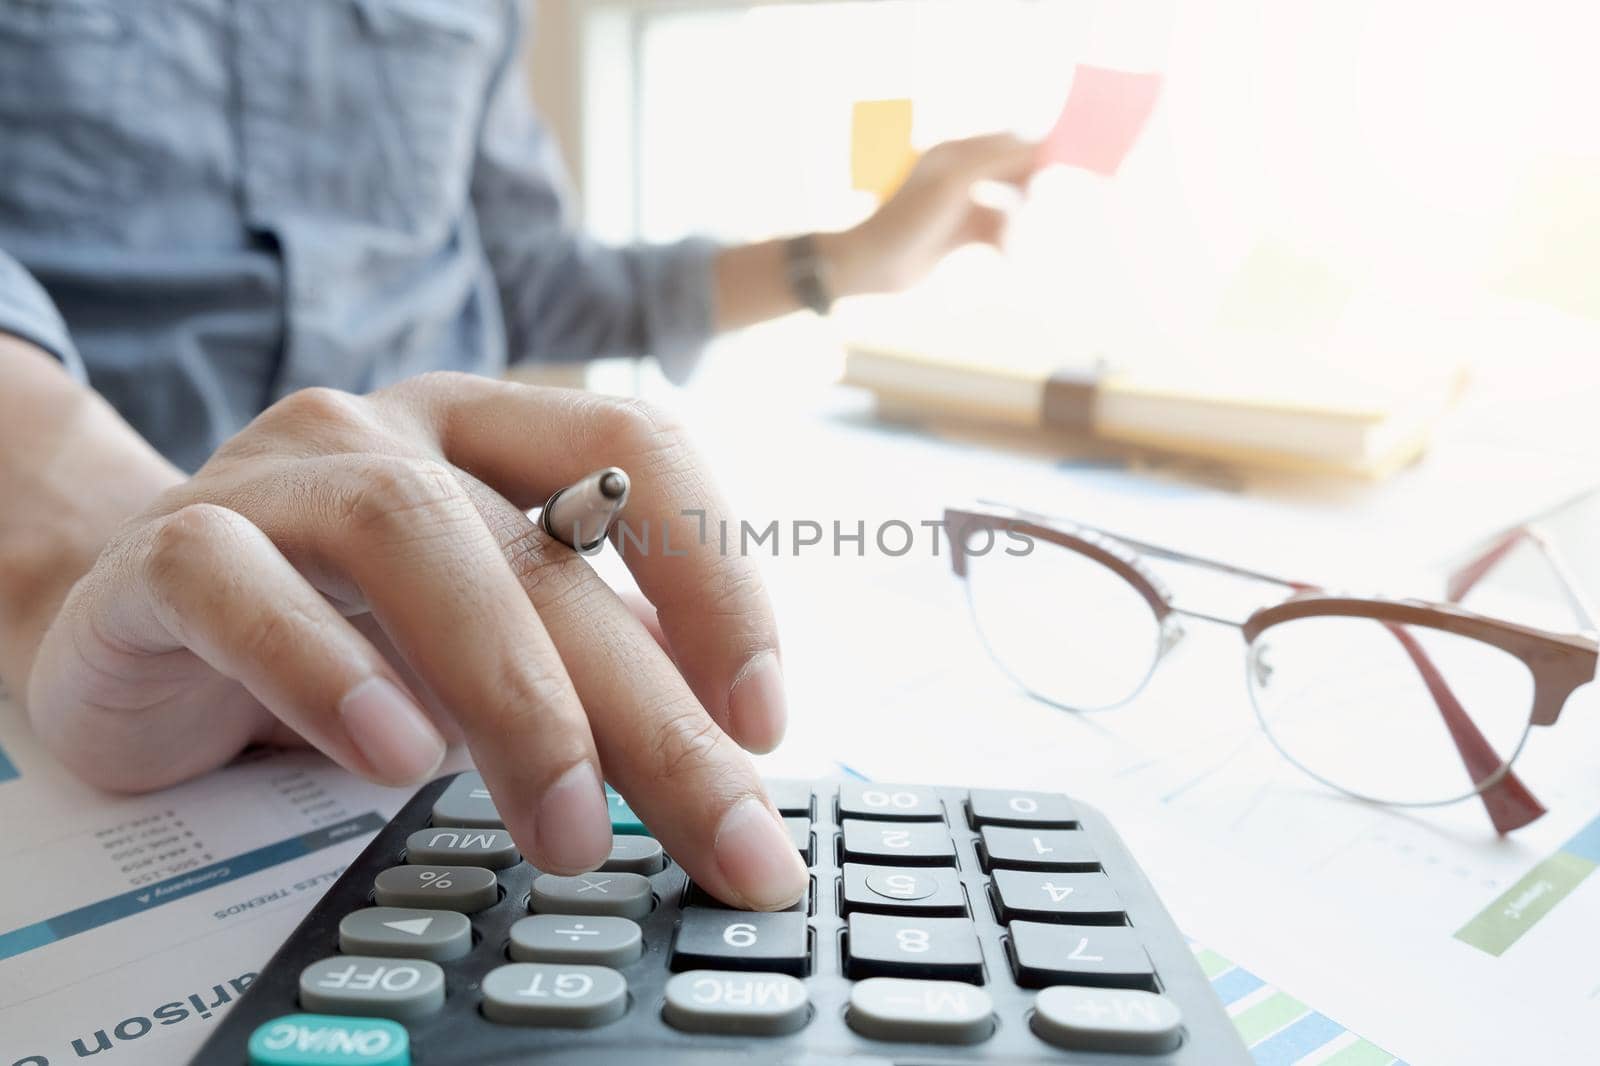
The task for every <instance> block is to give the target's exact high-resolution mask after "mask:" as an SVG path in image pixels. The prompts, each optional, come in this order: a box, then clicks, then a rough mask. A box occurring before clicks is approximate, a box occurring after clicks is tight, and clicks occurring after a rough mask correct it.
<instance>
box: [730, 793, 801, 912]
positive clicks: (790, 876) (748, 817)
mask: <svg viewBox="0 0 1600 1066" xmlns="http://www.w3.org/2000/svg"><path fill="white" fill-rule="evenodd" d="M714 847H715V849H716V855H717V866H718V867H720V868H721V870H722V876H723V877H725V878H726V879H727V881H728V887H729V888H730V889H732V890H733V891H734V892H736V893H738V895H739V896H740V897H741V898H742V900H743V902H744V903H745V904H746V905H747V906H749V907H752V908H754V909H755V910H776V909H778V908H779V907H787V906H788V905H789V904H791V903H793V902H794V901H795V900H797V899H799V898H800V895H801V893H803V892H804V891H805V890H806V868H805V867H804V866H802V865H800V853H799V852H798V851H797V850H795V846H794V843H793V841H791V840H790V839H789V834H788V832H787V831H785V830H784V828H783V823H782V822H781V821H779V820H778V818H777V816H776V815H774V814H773V813H772V811H771V810H769V809H768V808H767V805H766V804H765V803H762V802H761V801H760V800H759V799H757V798H756V797H755V796H746V797H745V798H744V799H742V800H740V801H739V802H738V803H737V804H735V805H734V808H733V809H732V810H731V811H729V812H728V813H727V814H725V815H723V816H722V824H721V825H719V826H717V839H716V843H715V845H714Z"/></svg>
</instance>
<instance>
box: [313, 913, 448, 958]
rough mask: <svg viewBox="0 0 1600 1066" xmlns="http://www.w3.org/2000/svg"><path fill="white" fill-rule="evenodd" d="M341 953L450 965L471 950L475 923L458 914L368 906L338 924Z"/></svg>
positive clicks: (350, 914)
mask: <svg viewBox="0 0 1600 1066" xmlns="http://www.w3.org/2000/svg"><path fill="white" fill-rule="evenodd" d="M339 950H340V951H342V952H344V953H345V954H346V955H377V956H381V957H384V958H406V959H426V960H428V961H429V962H447V961H449V960H450V959H459V958H461V956H463V955H465V954H466V953H467V952H468V951H470V950H472V923H471V922H469V921H468V920H467V916H466V915H465V914H460V913H458V912H456V911H436V910H423V909H421V908H414V907H365V908H363V909H361V910H358V911H351V912H350V913H349V914H347V915H345V916H344V919H343V920H342V921H341V922H340V923H339Z"/></svg>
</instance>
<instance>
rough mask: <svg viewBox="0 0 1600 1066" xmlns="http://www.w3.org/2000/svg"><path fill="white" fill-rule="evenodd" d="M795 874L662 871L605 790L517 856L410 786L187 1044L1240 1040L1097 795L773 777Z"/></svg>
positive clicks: (470, 1056) (1051, 1054) (490, 1047)
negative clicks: (795, 855) (783, 899)
mask: <svg viewBox="0 0 1600 1066" xmlns="http://www.w3.org/2000/svg"><path fill="white" fill-rule="evenodd" d="M768 791H769V795H770V796H771V798H772V800H773V803H774V806H776V807H777V808H778V810H779V812H780V813H781V814H782V815H783V816H784V822H785V824H786V826H787V827H788V829H789V831H790V835H791V836H792V837H793V839H794V844H795V848H796V849H797V850H798V851H799V853H800V855H801V858H802V859H803V860H804V861H805V863H806V865H807V867H809V869H810V872H811V884H810V888H809V890H808V891H807V893H806V896H805V898H803V899H802V900H801V901H800V902H799V903H797V904H795V905H794V906H793V907H790V908H789V909H788V910H784V911H777V912H760V913H756V912H748V911H739V910H733V909H730V908H727V907H725V906H724V905H722V904H721V903H720V902H718V901H717V900H716V899H714V898H712V897H711V896H710V895H709V894H707V893H705V892H703V891H701V890H700V889H699V888H698V887H697V886H696V885H694V884H692V883H689V882H688V881H687V879H686V878H685V875H684V873H683V871H682V869H681V868H679V867H678V866H677V865H676V864H675V863H674V862H673V861H672V860H671V858H670V856H667V855H666V854H664V853H663V851H662V849H661V846H660V845H659V844H658V843H656V841H655V840H654V839H653V838H651V837H650V836H649V835H648V833H647V831H646V829H645V827H644V826H643V825H642V824H640V822H639V820H638V819H637V818H636V817H635V816H634V815H633V812H632V811H631V810H630V809H629V808H628V806H627V804H626V802H624V801H623V800H622V798H621V797H620V796H617V795H616V794H615V793H609V798H610V802H611V812H612V828H613V833H614V847H613V849H612V852H611V855H610V858H608V859H607V861H606V862H605V864H604V865H603V866H602V867H601V868H600V869H599V870H597V871H595V872H593V873H588V874H581V875H579V876H576V877H558V876H554V875H550V874H542V873H540V872H539V871H538V870H535V869H532V868H530V867H529V866H528V865H527V863H525V862H523V861H522V857H521V855H520V854H518V852H517V850H516V847H515V845H514V844H513V843H512V842H511V838H510V835H509V834H507V833H506V831H505V830H504V828H502V827H501V825H500V817H499V815H498V813H497V812H496V811H495V808H494V803H493V800H492V799H491V798H490V797H489V794H488V792H487V791H486V790H485V789H484V786H483V780H482V778H480V777H479V776H478V775H477V774H475V773H465V774H460V775H455V776H453V777H447V778H441V779H440V780H437V781H434V782H432V783H431V784H428V785H426V786H424V787H423V788H422V789H421V790H420V791H419V792H418V793H417V794H416V796H414V797H413V798H412V799H411V801H410V802H408V803H407V804H406V806H405V808H404V809H402V810H401V811H400V813H399V814H398V815H397V816H396V817H395V818H394V819H393V820H392V821H391V822H390V823H389V824H388V826H386V827H385V828H384V829H383V830H382V831H381V832H379V834H378V835H377V837H376V838H375V839H374V840H373V841H372V843H371V844H370V845H369V846H368V847H367V849H366V850H365V851H363V852H362V854H361V855H360V857H358V858H357V859H356V861H355V862H354V863H353V864H352V865H351V866H350V868H349V869H348V870H346V871H345V873H344V875H343V876H342V877H340V878H339V880H338V882H337V883H336V884H334V886H333V887H332V889H330V890H329V892H328V894H327V895H326V896H324V897H323V899H322V900H321V901H320V902H319V903H318V904H317V905H316V907H315V908H314V909H313V910H312V912H311V913H310V915H308V916H307V917H306V919H305V921H303V922H301V923H300V926H299V927H298V928H297V929H296V930H295V931H294V933H293V934H292V935H291V936H290V938H289V940H288V942H287V943H285V944H284V946H283V947H282V948H281V949H280V950H279V951H278V953H277V954H276V955H274V956H273V958H272V959H271V961H270V962H268V964H267V966H266V967H265V969H264V970H263V971H262V973H261V974H260V976H258V977H257V978H256V980H255V982H254V984H253V985H252V986H251V987H250V990H249V992H248V993H247V994H246V995H245V996H244V997H243V998H242V999H241V1000H240V1001H239V1002H238V1004H237V1005H236V1006H235V1007H234V1008H233V1010H232V1012H231V1013H230V1014H229V1015H228V1017H227V1018H226V1019H225V1020H224V1021H223V1023H222V1024H221V1025H220V1026H219V1028H218V1029H217V1031H216V1033H215V1034H213V1036H212V1037H211V1039H210V1040H208V1041H207V1042H206V1044H205V1046H204V1047H203V1048H201V1050H200V1052H199V1054H198V1055H197V1057H196V1058H195V1060H194V1061H195V1062H196V1063H201V1064H205V1066H212V1064H216V1066H241V1064H245V1063H249V1064H251V1066H346V1064H364V1066H407V1064H411V1063H415V1064H417V1066H434V1064H440V1066H443V1064H452V1066H453V1064H468V1063H471V1064H485V1066H498V1064H506V1066H510V1064H512V1063H540V1064H563V1066H596V1064H602V1063H620V1062H626V1061H630V1060H633V1059H637V1058H639V1057H641V1056H649V1057H650V1058H651V1059H652V1060H654V1061H656V1062H659V1063H669V1064H674V1066H675V1064H680V1063H681V1064H684V1066H690V1064H695V1066H700V1064H705V1066H717V1064H722V1063H726V1064H728V1066H733V1064H735V1063H738V1064H741V1066H747V1064H750V1063H776V1064H793V1066H831V1064H836V1063H844V1062H849V1063H858V1064H860V1063H864V1064H868V1066H890V1064H916V1066H933V1064H944V1063H1081V1064H1084V1066H1113V1064H1119V1066H1133V1064H1140V1066H1142V1064H1145V1063H1148V1064H1150V1066H1230V1064H1235V1063H1239V1064H1244V1063H1249V1062H1250V1057H1249V1054H1248V1052H1247V1051H1246V1050H1245V1047H1244V1045H1243V1043H1242V1042H1241V1041H1240V1039H1239V1036H1238V1034H1237V1033H1236V1032H1235V1030H1234V1028H1233V1025H1232V1024H1231V1022H1230V1021H1229V1019H1228V1016H1227V1014H1226V1013H1225V1012H1224V1010H1223V1008H1222V1005H1221V1004H1220V1003H1219V1002H1218V1001H1217V999H1216V997H1215V996H1214V995H1213V993H1212V991H1211V986H1210V984H1209V982H1208V981H1207V980H1206V978H1205V976H1204V975H1203V974H1202V973H1201V971H1200V968H1199V966H1198V965H1197V964H1196V963H1195V961H1194V958H1193V956H1192V954H1191V952H1190V950H1189V948H1188V946H1187V944H1186V943H1185V941H1184V939H1183V937H1182V936H1181V935H1180V934H1179V932H1178V930H1177V929H1176V927H1175V926H1174V925H1173V923H1172V920H1171V918H1169V917H1168V916H1167V913H1166V911H1165V910H1164V909H1163V908H1162V906H1161V903H1160V901H1159V900H1158V899H1157V898H1156V895H1155V892H1154V890H1153V889H1152V888H1151V887H1150V884H1149V882H1148V881H1146V880H1145V878H1144V875H1143V874H1142V873H1141V872H1140V871H1139V869H1138V867H1137V866H1136V865H1135V864H1134V862H1133V859H1132V857H1131V856H1130V855H1129V854H1128V851H1127V849H1126V848H1125V847H1124V846H1123V844H1122V842H1121V840H1119V839H1118V837H1117V836H1116V834H1115V832H1114V831H1113V830H1112V828H1111V826H1110V824H1109V823H1108V822H1107V821H1106V819H1105V818H1104V816H1102V815H1100V814H1099V813H1098V812H1096V811H1094V810H1093V809H1091V808H1089V807H1086V806H1085V805H1083V804H1081V803H1079V802H1077V801H1075V800H1072V799H1069V798H1068V797H1066V796H1062V795H1058V794H1054V793H1042V792H1010V791H995V790H985V789H970V790H969V789H961V788H945V787H940V788H934V787H925V786H914V785H881V784H869V783H865V782H860V781H848V780H847V781H837V780H819V781H811V782H795V781H785V782H772V783H770V784H769V786H768Z"/></svg>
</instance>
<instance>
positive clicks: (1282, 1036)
mask: <svg viewBox="0 0 1600 1066" xmlns="http://www.w3.org/2000/svg"><path fill="white" fill-rule="evenodd" d="M1344 1032H1345V1027H1344V1026H1342V1025H1340V1024H1339V1023H1338V1022H1336V1021H1334V1020H1333V1019H1332V1018H1329V1017H1327V1016H1325V1015H1322V1014H1317V1013H1315V1012H1313V1013H1311V1014H1307V1015H1306V1016H1305V1017H1304V1018H1301V1019H1300V1020H1299V1021H1297V1022H1294V1023H1293V1024H1291V1025H1289V1026H1286V1027H1285V1028H1283V1029H1280V1030H1279V1031H1278V1032H1276V1033H1274V1034H1273V1035H1272V1036H1270V1037H1268V1038H1267V1039H1266V1040H1263V1041H1261V1043H1259V1044H1257V1045H1256V1046H1255V1047H1253V1048H1251V1049H1250V1054H1251V1055H1252V1056H1254V1058H1255V1060H1256V1066H1294V1063H1296V1062H1299V1061H1300V1060H1301V1059H1303V1058H1305V1057H1306V1056H1307V1055H1309V1054H1311V1053H1312V1052H1313V1051H1315V1050H1317V1049H1318V1048H1320V1047H1326V1046H1327V1045H1328V1044H1330V1043H1332V1042H1333V1041H1334V1040H1337V1039H1338V1038H1339V1037H1340V1036H1342V1035H1343V1034H1344Z"/></svg>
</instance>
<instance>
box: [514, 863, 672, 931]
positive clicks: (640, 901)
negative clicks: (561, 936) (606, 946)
mask: <svg viewBox="0 0 1600 1066" xmlns="http://www.w3.org/2000/svg"><path fill="white" fill-rule="evenodd" d="M653 905H654V897H653V896H652V895H651V893H650V881H649V879H648V878H645V877H641V876H639V875H638V874H613V873H604V872H601V871H596V872H594V873H592V874H579V875H577V876H576V877H558V876H556V875H555V874H540V875H539V876H538V877H536V878H534V879H533V891H532V893H531V894H530V895H529V897H528V909H529V910H531V911H534V912H535V913H537V914H612V915H615V916H617V917H618V918H632V919H633V920H634V921H642V920H643V919H644V918H645V917H646V916H647V915H649V913H650V908H651V907H652V906H653Z"/></svg>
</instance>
